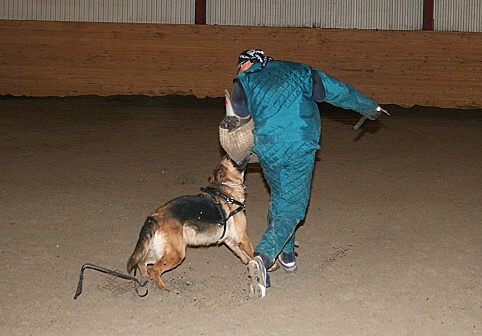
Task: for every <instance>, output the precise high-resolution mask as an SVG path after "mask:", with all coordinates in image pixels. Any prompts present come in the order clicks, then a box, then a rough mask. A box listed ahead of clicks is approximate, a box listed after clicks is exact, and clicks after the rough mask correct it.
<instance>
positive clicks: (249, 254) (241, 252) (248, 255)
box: [224, 238, 253, 264]
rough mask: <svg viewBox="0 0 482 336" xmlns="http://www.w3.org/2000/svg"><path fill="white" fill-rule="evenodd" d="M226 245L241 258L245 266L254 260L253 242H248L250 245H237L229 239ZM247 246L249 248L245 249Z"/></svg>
mask: <svg viewBox="0 0 482 336" xmlns="http://www.w3.org/2000/svg"><path fill="white" fill-rule="evenodd" d="M248 240H249V238H248ZM224 243H225V244H226V246H227V247H229V249H230V250H231V251H233V253H234V254H235V255H237V256H238V257H239V259H241V261H242V262H243V263H244V264H247V263H248V261H250V260H251V259H253V245H252V244H251V241H248V244H247V243H243V242H241V243H236V242H234V241H232V240H231V239H229V238H228V239H226V240H225V241H224ZM245 245H247V246H246V247H245Z"/></svg>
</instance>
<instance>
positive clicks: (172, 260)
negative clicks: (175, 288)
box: [148, 244, 186, 289]
mask: <svg viewBox="0 0 482 336" xmlns="http://www.w3.org/2000/svg"><path fill="white" fill-rule="evenodd" d="M176 245H177V244H176ZM185 257H186V246H185V245H183V246H182V247H180V246H172V245H170V246H166V249H165V253H164V255H163V257H162V258H161V259H159V260H158V261H157V262H156V263H155V264H154V265H153V266H151V267H149V269H148V272H149V275H150V276H151V277H152V279H153V280H154V281H155V282H156V283H157V285H158V286H159V288H160V289H167V286H166V284H165V283H164V281H162V279H161V275H162V274H163V273H164V272H167V271H169V270H171V269H173V268H175V267H176V266H178V265H179V264H180V263H181V262H182V261H183V260H184V258H185Z"/></svg>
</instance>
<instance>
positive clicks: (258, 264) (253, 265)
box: [248, 256, 270, 298]
mask: <svg viewBox="0 0 482 336" xmlns="http://www.w3.org/2000/svg"><path fill="white" fill-rule="evenodd" d="M248 274H249V279H250V284H249V296H250V297H251V298H263V297H265V296H266V288H268V287H270V281H269V275H268V274H267V273H266V267H265V266H264V262H263V259H261V257H260V256H256V257H254V258H253V259H251V260H250V261H248Z"/></svg>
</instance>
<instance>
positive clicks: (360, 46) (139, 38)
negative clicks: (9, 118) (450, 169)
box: [0, 20, 482, 108]
mask: <svg viewBox="0 0 482 336" xmlns="http://www.w3.org/2000/svg"><path fill="white" fill-rule="evenodd" d="M250 48H262V49H264V50H265V51H266V52H267V54H268V55H270V56H272V57H274V58H276V59H287V60H293V61H299V62H304V63H307V64H310V65H312V66H314V67H317V68H319V69H321V70H324V71H325V72H326V73H328V74H330V75H332V76H334V77H337V78H338V79H340V80H342V81H345V82H349V83H351V84H353V85H354V86H355V87H356V88H357V89H359V90H360V91H362V92H364V93H365V94H367V95H368V96H370V97H372V98H374V99H375V100H377V101H378V102H379V103H381V104H398V105H402V106H413V105H423V106H436V107H446V108H481V107H482V71H481V69H482V34H481V33H457V32H431V31H374V30H341V29H314V28H313V29H312V28H279V27H271V28H268V27H239V26H206V25H160V24H123V23H85V22H46V21H8V20H0V95H7V94H9V95H14V96H22V95H26V96H74V95H100V96H108V95H131V94H136V95H137V94H141V95H148V96H155V95H169V94H177V95H195V96H197V97H201V98H203V97H206V96H209V97H221V96H223V91H224V89H225V88H228V89H230V88H231V85H232V84H231V83H232V79H233V77H234V76H235V75H236V61H237V56H238V54H239V52H240V51H242V50H244V49H250Z"/></svg>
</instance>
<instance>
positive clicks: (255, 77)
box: [231, 49, 388, 297]
mask: <svg viewBox="0 0 482 336" xmlns="http://www.w3.org/2000/svg"><path fill="white" fill-rule="evenodd" d="M238 70H239V74H238V76H236V78H235V80H234V86H233V91H232V95H231V102H232V105H233V109H234V111H235V113H236V115H237V116H239V117H242V118H243V117H248V116H249V115H250V116H251V118H252V119H253V121H254V125H255V128H254V130H253V135H254V147H253V148H252V151H253V152H254V153H256V154H257V155H258V158H259V163H260V165H261V167H262V169H263V174H264V177H265V179H266V181H267V183H268V185H269V187H270V190H271V203H270V205H269V210H268V217H269V223H268V228H267V229H266V231H265V233H264V235H263V237H262V239H261V242H260V243H259V245H258V246H257V247H256V249H255V253H254V255H255V257H254V258H253V259H252V260H250V261H249V263H248V272H249V277H250V282H251V283H250V295H251V296H252V297H264V296H265V295H266V288H268V287H269V286H270V279H269V275H268V273H267V270H268V269H269V268H270V267H273V265H274V264H275V262H276V261H278V263H279V264H280V265H281V267H282V268H283V269H284V270H285V271H287V272H294V271H295V270H296V269H297V263H296V255H295V251H294V245H295V230H296V227H297V225H298V223H299V222H300V221H301V220H303V219H304V217H305V214H306V210H307V207H308V202H309V199H310V188H311V178H312V172H313V168H314V163H315V153H316V151H317V150H318V149H319V148H320V146H319V140H320V131H321V118H320V113H319V110H318V105H317V104H316V102H323V101H325V102H328V103H330V104H332V105H335V106H338V107H342V108H344V109H349V110H353V111H356V112H359V113H360V114H362V115H364V116H366V117H368V118H369V119H371V120H375V119H377V118H378V117H379V116H380V115H381V113H382V112H384V113H387V114H388V112H387V111H385V110H384V109H382V108H381V107H380V106H379V105H378V104H377V103H376V102H375V101H373V100H371V99H370V98H368V97H367V96H365V95H364V94H362V93H360V92H358V91H356V90H355V89H354V88H353V87H352V86H351V85H350V84H345V83H342V82H340V81H339V80H337V79H335V78H333V77H330V76H328V75H327V74H325V73H324V72H322V71H320V70H318V69H314V68H311V67H310V66H308V65H306V64H302V63H295V62H289V61H280V60H274V59H272V58H271V57H268V56H265V54H264V51H263V50H260V49H251V50H246V51H243V52H242V53H241V54H240V55H239V59H238ZM273 268H274V267H273Z"/></svg>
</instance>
